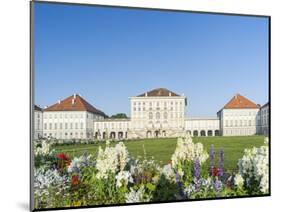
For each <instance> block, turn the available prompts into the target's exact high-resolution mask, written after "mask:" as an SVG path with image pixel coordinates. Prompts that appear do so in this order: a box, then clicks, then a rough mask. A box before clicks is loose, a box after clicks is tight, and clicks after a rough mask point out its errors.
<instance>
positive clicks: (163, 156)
mask: <svg viewBox="0 0 281 212" xmlns="http://www.w3.org/2000/svg"><path fill="white" fill-rule="evenodd" d="M193 141H194V142H201V143H202V144H203V145H204V148H205V149H206V150H207V151H208V152H209V149H210V146H211V145H212V144H213V145H214V147H215V151H216V159H217V161H218V159H219V151H220V148H223V149H224V152H225V168H226V169H227V170H235V169H236V164H237V161H238V159H239V158H241V157H242V156H243V153H244V149H245V148H252V147H254V146H256V147H259V146H261V145H262V144H263V141H264V136H243V137H242V136H241V137H238V136H236V137H220V136H219V137H194V138H193ZM124 143H125V145H126V146H127V148H128V151H129V154H130V155H131V156H133V157H141V158H143V157H144V154H145V153H146V157H147V158H150V157H153V158H154V159H155V160H156V161H157V162H158V163H159V164H161V165H164V164H167V163H168V162H169V160H170V159H171V156H172V154H173V153H174V150H175V148H176V143H177V139H176V138H161V139H143V140H136V141H125V142H124ZM112 144H114V142H112ZM99 146H102V147H104V146H105V144H73V145H63V146H61V145H59V146H56V147H54V148H55V149H56V152H64V153H67V154H68V155H69V156H70V157H74V156H79V155H81V154H83V153H84V152H87V153H90V154H93V155H96V154H97V151H98V147H99ZM207 163H209V162H208V161H207Z"/></svg>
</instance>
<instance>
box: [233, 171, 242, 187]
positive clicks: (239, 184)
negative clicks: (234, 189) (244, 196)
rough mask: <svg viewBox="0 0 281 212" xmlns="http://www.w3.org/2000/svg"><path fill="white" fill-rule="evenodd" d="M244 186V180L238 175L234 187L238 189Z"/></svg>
mask: <svg viewBox="0 0 281 212" xmlns="http://www.w3.org/2000/svg"><path fill="white" fill-rule="evenodd" d="M243 184H244V179H243V177H242V176H241V175H240V174H236V175H235V177H234V185H236V186H238V187H240V188H241V187H242V186H243Z"/></svg>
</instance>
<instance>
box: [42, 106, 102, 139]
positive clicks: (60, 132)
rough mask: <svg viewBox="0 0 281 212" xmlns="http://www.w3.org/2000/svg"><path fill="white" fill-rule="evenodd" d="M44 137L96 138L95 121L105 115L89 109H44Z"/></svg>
mask: <svg viewBox="0 0 281 212" xmlns="http://www.w3.org/2000/svg"><path fill="white" fill-rule="evenodd" d="M43 117H44V118H43V129H44V137H53V138H57V139H91V138H94V121H96V120H101V119H103V117H101V116H99V115H97V114H93V113H90V112H88V111H44V115H43Z"/></svg>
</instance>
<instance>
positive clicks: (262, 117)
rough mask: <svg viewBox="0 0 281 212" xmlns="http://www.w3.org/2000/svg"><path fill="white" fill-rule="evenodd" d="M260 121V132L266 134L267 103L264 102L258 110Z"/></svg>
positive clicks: (267, 120)
mask: <svg viewBox="0 0 281 212" xmlns="http://www.w3.org/2000/svg"><path fill="white" fill-rule="evenodd" d="M260 121H261V134H263V135H266V136H268V133H269V132H268V129H269V128H268V125H269V104H268V103H267V104H265V105H264V106H262V107H261V110H260Z"/></svg>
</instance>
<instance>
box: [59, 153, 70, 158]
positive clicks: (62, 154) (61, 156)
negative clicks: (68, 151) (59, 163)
mask: <svg viewBox="0 0 281 212" xmlns="http://www.w3.org/2000/svg"><path fill="white" fill-rule="evenodd" d="M57 158H59V159H62V160H69V158H68V157H67V156H66V155H65V154H64V153H59V154H57Z"/></svg>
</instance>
